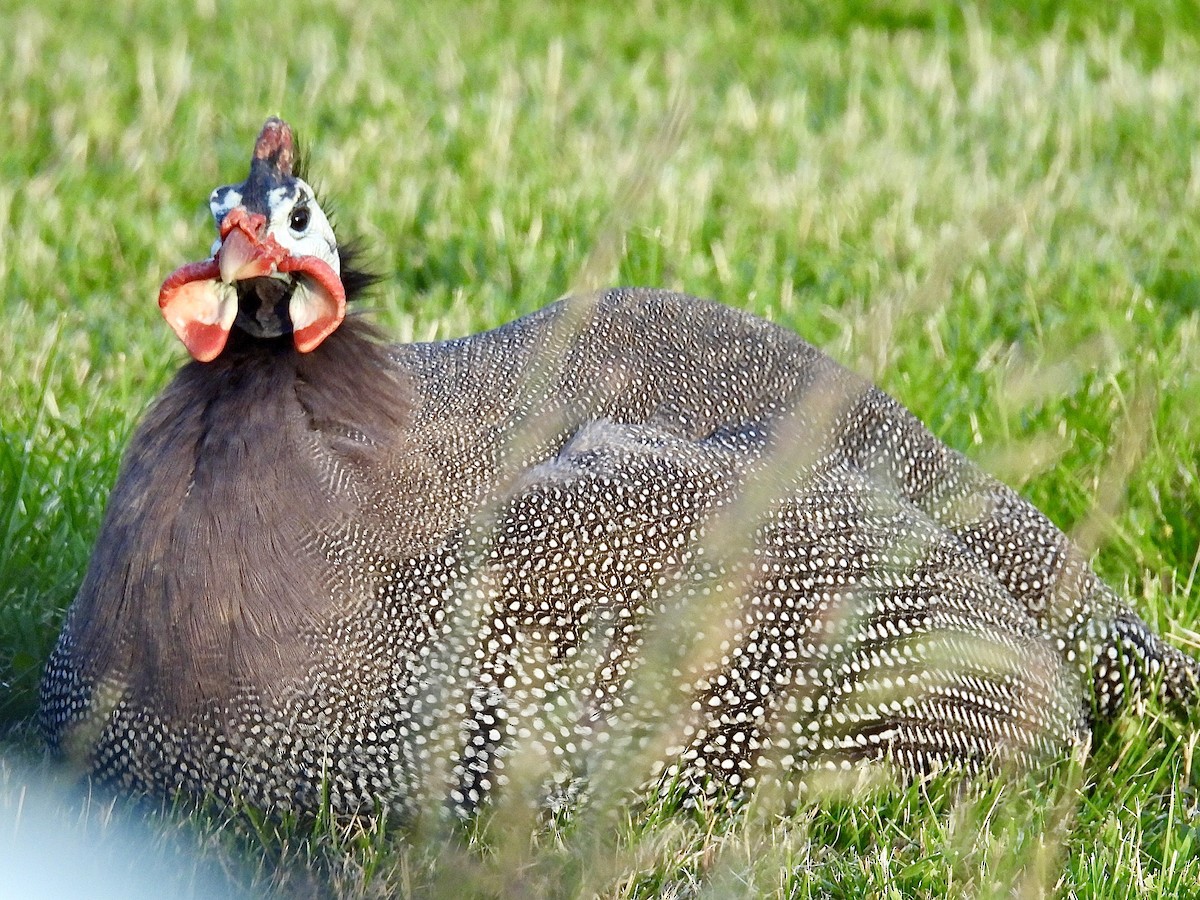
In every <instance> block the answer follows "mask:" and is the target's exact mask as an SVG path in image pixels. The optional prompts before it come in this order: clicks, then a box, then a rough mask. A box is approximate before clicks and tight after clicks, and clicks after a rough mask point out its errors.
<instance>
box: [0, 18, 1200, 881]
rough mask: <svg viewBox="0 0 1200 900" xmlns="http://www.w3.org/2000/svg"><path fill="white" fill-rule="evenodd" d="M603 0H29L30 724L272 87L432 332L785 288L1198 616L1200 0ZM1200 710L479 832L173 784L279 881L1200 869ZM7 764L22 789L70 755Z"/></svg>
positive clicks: (201, 837)
mask: <svg viewBox="0 0 1200 900" xmlns="http://www.w3.org/2000/svg"><path fill="white" fill-rule="evenodd" d="M589 6H594V8H593V9H591V10H590V11H584V10H583V8H582V6H576V5H574V4H570V3H558V4H545V3H537V2H529V0H517V2H513V3H506V4H500V3H490V4H489V3H477V4H472V5H471V8H470V9H464V8H463V7H462V6H460V5H454V4H436V3H430V4H427V5H425V6H421V7H410V6H409V5H407V4H395V5H393V4H390V3H385V2H379V0H362V2H358V3H353V4H349V3H347V4H338V5H335V6H332V7H328V6H326V5H323V4H316V3H310V2H304V0H301V2H297V3H294V4H291V5H290V6H288V7H287V9H286V12H272V13H270V14H264V13H263V12H262V8H261V7H259V6H255V5H251V4H248V3H231V4H228V5H223V4H216V3H211V2H210V3H199V4H197V5H196V7H195V9H194V10H193V11H191V12H189V13H187V14H183V13H180V12H179V11H178V10H177V9H176V7H175V5H173V4H165V3H160V4H138V3H130V2H126V3H120V2H118V3H112V4H106V5H102V4H78V3H62V2H60V3H55V2H40V3H38V4H32V3H30V4H26V5H20V4H18V5H13V4H12V3H11V2H2V3H0V60H3V61H4V63H3V65H0V96H3V97H4V98H5V100H4V103H3V104H2V110H3V111H2V112H0V123H2V124H0V136H2V137H3V142H2V143H0V246H2V248H3V249H2V251H0V287H2V289H3V298H4V300H3V302H4V327H3V328H2V329H0V398H3V403H0V434H2V437H3V439H2V440H0V729H6V730H9V729H10V730H11V732H12V733H11V734H10V736H9V737H8V739H7V741H6V744H5V746H7V748H8V752H9V753H10V755H15V754H20V753H23V752H25V751H26V750H27V749H28V748H29V746H30V743H31V742H30V739H29V738H28V736H27V735H28V729H27V728H25V727H24V726H23V725H22V724H21V723H23V722H25V721H26V720H27V719H28V717H29V716H30V715H31V714H32V713H33V711H34V707H35V702H36V683H37V676H38V669H39V666H40V664H41V662H42V660H44V658H45V656H46V654H47V653H48V652H49V648H50V647H51V645H52V642H53V640H54V637H55V635H56V633H57V628H58V626H59V623H60V621H61V616H62V613H63V610H64V609H65V607H66V606H67V604H68V603H69V602H70V599H71V597H72V595H73V593H74V591H75V589H76V588H77V587H78V584H79V581H80V580H81V578H82V575H83V571H84V567H85V565H86V562H87V557H88V553H89V549H90V545H91V543H92V541H93V540H94V539H95V536H96V533H97V530H98V527H99V520H100V516H101V513H102V511H103V504H104V499H105V497H106V495H107V492H108V490H109V488H110V486H111V484H112V482H113V480H114V478H115V474H116V469H117V465H118V463H119V460H120V455H121V452H122V449H123V447H124V445H125V443H126V442H127V440H128V437H129V435H130V433H131V430H132V428H133V426H134V424H135V422H136V419H137V417H138V415H139V413H140V412H141V411H142V410H144V409H145V407H146V405H147V404H148V403H149V402H150V401H151V399H152V398H153V397H154V395H155V393H156V392H157V390H158V389H159V388H160V387H161V386H162V385H163V384H164V383H165V381H166V379H167V378H168V377H169V376H170V374H171V372H172V371H173V370H174V369H175V368H176V367H177V366H178V365H179V363H180V362H181V361H182V359H183V352H182V349H181V348H180V347H179V346H178V345H177V344H176V342H175V340H174V338H173V337H172V336H171V335H170V333H169V330H168V329H167V328H166V327H165V326H164V324H163V322H162V320H161V318H160V316H159V314H158V312H157V310H156V308H155V303H154V298H155V296H156V291H157V287H158V284H159V283H160V281H161V280H162V278H163V277H164V275H165V274H166V273H167V272H169V271H171V270H172V269H173V268H174V267H175V266H177V265H178V264H179V263H181V262H183V261H186V260H190V259H194V258H197V257H198V256H200V255H202V254H203V253H204V252H206V251H207V248H208V245H209V242H210V240H211V225H210V223H209V222H208V220H207V212H206V210H205V208H204V201H205V199H206V198H207V195H208V192H209V191H210V190H211V189H212V188H213V187H214V186H216V185H218V184H224V183H228V182H230V181H234V180H238V179H240V178H242V177H243V175H244V170H245V167H246V162H247V158H248V151H249V148H250V145H251V142H252V140H253V137H254V135H255V134H256V133H257V129H258V127H259V126H260V125H261V123H262V120H263V119H264V117H265V116H266V115H268V114H270V113H278V114H281V115H283V116H284V117H285V118H287V119H289V120H290V121H292V122H293V124H295V125H296V126H297V128H298V129H299V130H300V132H301V137H302V138H307V140H308V149H309V151H310V153H309V156H310V163H311V170H312V174H313V176H314V180H315V181H316V182H317V183H318V185H319V187H320V188H322V189H323V191H324V195H325V197H326V204H327V206H329V205H332V206H333V207H334V208H335V210H336V212H337V220H338V222H339V224H340V228H341V230H342V232H344V233H345V232H354V233H356V234H358V235H359V236H361V237H362V238H363V239H364V240H365V241H366V243H367V245H368V246H369V247H370V248H371V251H372V254H373V258H374V260H375V261H376V262H377V264H378V267H379V268H380V269H381V271H383V272H384V273H386V276H387V277H386V278H385V280H384V282H383V284H382V286H381V289H380V290H379V291H378V293H377V295H376V301H375V303H374V305H375V307H376V317H377V319H378V320H379V321H380V323H381V324H382V325H383V327H384V328H385V329H386V330H387V331H388V332H389V333H390V334H392V335H394V336H395V337H396V338H397V339H398V340H412V339H427V338H433V337H443V336H452V335H457V334H463V333H466V332H468V331H473V330H478V329H481V328H485V327H489V326H493V325H497V324H499V323H501V322H503V321H506V320H508V319H510V318H513V317H515V316H518V315H520V314H523V313H526V312H529V311H532V310H534V309H536V308H538V307H539V306H541V305H543V304H545V303H546V302H548V301H550V300H552V299H554V298H555V297H557V296H559V295H561V294H563V293H565V292H567V291H569V290H572V289H579V288H583V287H589V286H600V285H605V284H617V283H623V284H644V285H659V286H666V287H673V288H681V289H685V290H687V291H689V292H691V293H695V294H700V295H705V296H710V297H715V298H718V299H721V300H723V301H725V302H727V303H730V304H732V305H736V306H740V307H744V308H747V309H750V310H752V311H754V312H756V313H759V314H761V315H764V316H767V317H769V318H772V319H774V320H776V321H779V322H781V323H784V324H786V325H787V326H789V327H791V328H793V329H795V330H797V331H798V332H800V333H801V334H803V335H805V336H806V337H808V338H809V339H810V340H812V341H813V342H814V343H817V344H819V345H821V346H823V347H824V348H826V349H827V350H828V351H829V352H831V353H832V354H833V355H834V356H836V357H837V358H839V359H841V360H842V361H844V362H845V363H847V364H848V365H850V366H852V367H853V368H856V369H858V370H859V371H862V372H864V373H866V374H868V375H870V376H872V377H873V378H875V379H876V380H877V381H878V382H879V383H880V384H881V385H882V386H883V387H885V388H886V389H887V390H889V391H890V392H892V393H893V394H895V395H896V396H898V397H899V398H900V399H902V400H903V401H904V402H905V403H906V404H907V405H909V406H910V407H911V408H912V409H913V410H914V411H915V412H917V414H918V415H919V416H920V417H921V418H922V419H924V420H925V421H926V422H927V423H929V425H930V426H931V427H932V428H933V430H934V431H935V432H937V433H938V434H939V435H941V436H942V437H943V438H944V439H945V440H946V441H947V442H948V443H950V444H951V445H953V446H955V447H958V448H960V449H962V450H965V451H966V452H968V453H969V454H971V455H972V456H974V457H975V458H977V459H979V460H980V461H981V462H982V463H983V464H984V465H986V466H987V467H989V468H990V469H992V470H993V471H995V472H997V473H998V474H1000V475H1002V476H1003V477H1005V478H1006V479H1007V480H1009V481H1010V482H1011V483H1013V484H1015V485H1016V486H1017V487H1019V488H1020V489H1021V490H1022V491H1023V492H1024V493H1025V494H1026V495H1027V496H1028V497H1030V498H1031V499H1032V500H1034V501H1035V502H1036V503H1037V504H1038V505H1039V506H1040V507H1041V508H1042V509H1044V510H1045V511H1046V512H1047V513H1048V514H1049V515H1050V516H1051V518H1053V519H1054V520H1055V521H1056V522H1058V523H1059V524H1060V525H1061V526H1062V527H1064V528H1065V529H1066V530H1068V531H1069V532H1071V533H1073V534H1074V535H1075V536H1076V537H1077V539H1078V540H1079V541H1080V542H1081V543H1082V545H1083V546H1085V547H1086V548H1087V549H1088V550H1089V551H1094V553H1095V564H1096V567H1097V569H1098V571H1100V572H1101V573H1102V575H1103V576H1104V577H1105V578H1107V579H1108V580H1109V581H1110V582H1111V583H1112V584H1114V585H1115V586H1116V587H1117V588H1119V589H1120V590H1121V591H1123V592H1124V593H1125V594H1126V595H1127V596H1128V597H1129V598H1130V599H1131V601H1132V602H1133V603H1134V605H1135V606H1136V607H1137V608H1138V609H1139V611H1140V612H1141V613H1142V614H1143V615H1144V616H1145V617H1146V618H1147V619H1148V620H1149V621H1151V622H1152V623H1154V624H1155V625H1156V626H1157V627H1159V628H1160V629H1162V630H1164V631H1166V632H1168V633H1173V634H1175V635H1177V636H1178V635H1184V634H1185V632H1186V629H1187V628H1188V627H1189V626H1191V625H1192V624H1193V623H1195V622H1196V621H1197V619H1198V618H1200V586H1198V585H1197V564H1198V562H1200V551H1198V546H1200V451H1198V450H1197V448H1198V447H1200V417H1197V416H1196V415H1195V408H1194V407H1193V406H1192V404H1193V403H1195V402H1196V398H1197V397H1200V374H1198V372H1200V367H1198V365H1197V363H1198V362H1200V266H1198V265H1197V260H1200V254H1198V252H1197V251H1198V249H1200V225H1198V223H1200V219H1198V218H1197V216H1196V214H1195V210H1196V207H1197V200H1198V199H1200V149H1198V148H1200V115H1197V100H1198V98H1200V22H1198V21H1197V18H1196V13H1195V10H1194V7H1193V6H1192V4H1190V3H1185V2H1182V0H1180V2H1160V3H1150V2H1146V0H1137V2H1133V3H1126V4H1121V5H1116V4H1114V5H1112V9H1108V8H1107V7H1106V8H1103V9H1094V8H1093V7H1101V6H1104V5H1102V4H1089V3H1084V2H1082V0H1081V2H1077V3H1069V4H1065V5H1063V6H1061V7H1059V6H1056V5H1054V4H1051V3H1049V2H1042V3H1037V4H1032V5H1025V4H1022V5H1017V4H1014V5H1012V6H1011V7H1010V6H1008V5H1006V4H1001V3H991V4H988V3H980V4H978V5H976V6H970V7H967V8H966V10H965V11H962V10H960V9H959V8H958V7H957V5H955V4H950V3H940V2H935V0H929V2H920V0H908V2H904V0H897V2H884V0H876V2H869V3H864V4H853V5H850V4H848V5H846V6H845V7H841V6H838V5H837V4H822V3H800V4H783V3H780V4H778V5H776V4H772V3H742V4H738V3H728V4H721V5H714V6H712V7H711V8H706V11H704V12H702V13H701V12H694V11H688V10H689V9H690V5H688V4H667V3H649V2H644V3H638V4H634V5H633V6H632V7H631V9H629V10H621V11H612V12H609V11H608V10H607V7H602V6H600V5H589ZM826 7H837V8H836V9H827V8H826ZM1196 742H1197V737H1196V734H1195V733H1193V732H1190V731H1189V730H1188V729H1186V728H1185V727H1183V726H1180V725H1178V724H1175V723H1172V722H1171V721H1170V720H1166V719H1164V718H1163V717H1162V716H1161V715H1160V714H1159V713H1158V712H1157V711H1156V710H1153V709H1152V710H1149V711H1147V712H1146V713H1145V714H1144V715H1141V716H1137V717H1133V716H1130V717H1127V718H1125V719H1123V720H1122V721H1120V722H1119V723H1117V724H1116V725H1114V726H1112V727H1111V728H1106V729H1104V730H1103V731H1102V733H1100V734H1099V735H1098V736H1097V744H1096V747H1095V748H1094V753H1093V755H1092V757H1091V758H1090V759H1089V760H1087V761H1086V762H1084V763H1082V764H1077V763H1074V762H1071V761H1068V762H1065V763H1063V764H1061V765H1059V766H1056V767H1051V768H1048V769H1047V770H1046V771H1045V772H1043V773H1039V775H1038V777H1035V778H1031V779H1030V780H1028V781H1021V782H1017V783H1009V784H1003V785H1000V784H997V785H986V786H982V787H979V788H976V789H974V790H972V791H968V792H966V793H959V792H956V791H955V790H954V789H953V788H952V787H950V786H947V787H946V789H945V790H944V791H941V792H939V791H938V790H936V789H935V790H934V791H932V792H931V793H932V796H929V795H926V794H924V793H921V792H918V791H912V790H908V791H905V790H893V791H890V792H886V791H885V792H884V793H883V794H874V795H870V796H867V797H856V796H847V795H845V794H844V793H842V792H836V791H835V792H833V794H832V795H831V796H829V797H827V798H824V799H821V800H813V801H812V802H806V803H804V804H801V805H800V806H799V808H798V809H796V810H794V811H793V812H791V814H789V815H787V816H785V817H783V818H782V819H781V818H779V817H777V816H775V817H773V816H772V813H771V811H770V810H760V811H759V812H757V813H756V812H755V810H753V809H752V810H748V811H745V812H743V813H739V814H736V815H730V814H722V815H716V816H712V817H708V818H705V817H684V816H671V815H666V814H662V813H661V812H659V813H652V814H649V815H647V816H645V817H642V818H640V819H638V820H636V821H631V822H629V823H627V824H626V825H625V826H623V827H618V828H616V829H613V828H611V827H608V826H606V825H604V824H603V823H601V822H599V821H584V822H580V823H575V824H572V825H570V826H568V827H566V828H565V830H562V831H555V830H553V829H550V830H539V829H537V828H534V827H533V826H532V825H531V824H530V823H528V822H521V821H516V822H514V821H510V820H508V819H506V818H505V817H504V815H502V814H501V813H502V812H503V811H501V813H498V814H497V819H496V820H495V821H493V822H491V823H490V824H489V825H487V826H481V828H482V829H483V831H482V833H481V834H480V835H478V836H477V840H476V841H475V843H474V844H472V845H471V846H469V847H467V848H465V849H464V848H460V847H458V845H457V844H455V843H454V842H453V841H450V840H449V839H447V838H445V837H444V836H442V837H438V836H435V837H432V838H430V840H429V841H426V842H419V841H416V842H413V841H409V840H407V839H406V837H405V836H404V835H402V834H399V833H394V832H388V831H382V830H375V831H372V830H370V829H368V830H366V831H363V832H359V833H353V834H343V833H341V832H339V830H338V829H337V828H336V827H335V826H333V825H330V824H328V823H326V824H323V825H322V824H318V826H316V827H315V828H302V827H300V826H298V825H295V824H292V825H285V826H283V827H279V826H276V825H274V824H271V823H267V822H264V821H262V820H260V819H256V818H255V817H254V816H252V815H249V814H233V813H227V812H209V813H205V814H201V815H194V816H191V817H190V818H188V819H186V820H183V821H182V822H181V821H180V820H179V819H177V817H175V816H174V815H171V814H167V813H164V812H161V811H159V812H152V813H144V812H143V813H137V814H136V815H140V816H142V817H144V818H147V819H148V820H149V821H150V822H151V823H153V827H155V828H158V829H161V830H162V831H164V832H167V833H170V834H172V835H173V836H174V837H175V838H179V839H180V840H183V841H184V843H186V844H187V846H189V847H191V848H192V852H193V854H194V856H195V858H196V859H198V860H204V861H205V862H204V863H203V864H204V865H208V863H209V861H211V860H213V859H215V860H217V861H218V863H219V864H220V865H221V866H224V867H226V868H227V869H228V870H229V871H231V872H233V873H234V874H233V876H232V877H233V878H234V880H235V881H237V882H238V883H240V884H242V885H244V886H247V887H248V888H249V890H250V891H251V892H252V893H256V894H260V893H262V892H264V891H266V890H268V889H271V888H272V887H274V888H276V889H278V890H280V891H281V892H282V893H285V894H306V893H321V892H323V891H334V892H339V893H346V894H366V895H379V896H386V895H388V894H389V893H393V892H405V893H408V892H417V893H435V894H438V893H440V894H443V895H447V896H449V895H453V894H454V892H455V890H456V888H457V887H461V886H462V885H463V884H466V885H468V886H469V887H470V888H471V889H473V890H474V891H476V892H478V893H492V894H496V893H506V892H507V893H526V894H539V893H540V894H556V895H564V896H569V895H572V894H575V893H579V894H588V893H592V892H595V891H600V890H605V891H609V892H612V893H616V894H633V895H638V894H640V895H644V896H648V895H653V894H654V893H656V892H660V891H661V890H664V889H666V887H668V886H674V888H676V889H678V890H679V891H681V892H683V893H685V894H688V893H696V894H703V895H705V896H722V897H723V896H758V895H761V894H764V893H774V892H778V893H780V894H782V895H790V896H796V897H807V896H823V895H829V894H833V895H843V896H879V897H908V896H926V897H942V896H972V897H973V896H993V895H995V896H1000V895H1003V896H1009V895H1010V894H1016V895H1017V896H1022V897H1026V896H1028V897H1033V896H1041V895H1043V894H1054V895H1059V896H1080V897H1083V896H1089V897H1098V896H1103V897H1108V896H1118V897H1124V896H1138V897H1186V896H1200V861H1198V860H1197V856H1198V854H1200V820H1198V818H1197V804H1198V802H1200V799H1198V794H1197V785H1198V784H1200V760H1196V759H1195V758H1194V751H1195V748H1196ZM0 774H3V776H4V777H3V778H2V779H0V810H10V811H13V810H15V812H14V813H13V819H15V820H16V821H20V816H21V813H20V809H21V807H20V805H19V804H17V803H16V802H15V801H14V799H13V798H14V797H17V796H21V797H23V796H24V794H23V787H22V785H23V784H24V783H25V781H26V780H29V779H33V778H34V776H29V775H27V774H25V770H18V769H14V768H13V767H12V764H11V763H0ZM54 802H61V803H62V804H64V808H69V807H70V804H71V803H72V802H75V801H71V800H62V799H60V800H58V801H54ZM63 815H66V814H65V813H64V814H63ZM85 818H86V817H84V816H83V815H82V814H80V816H76V817H75V818H74V819H71V821H77V822H81V821H84V820H85ZM3 821H8V819H0V822H3ZM64 821H65V820H64ZM3 827H7V826H3ZM180 835H183V837H182V838H180V837H179V836H180ZM172 846H174V845H172ZM155 852H158V851H155ZM171 852H176V851H175V850H172V851H171ZM196 865H197V866H200V865H201V863H200V862H197V863H196Z"/></svg>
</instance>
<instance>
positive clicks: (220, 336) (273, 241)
mask: <svg viewBox="0 0 1200 900" xmlns="http://www.w3.org/2000/svg"><path fill="white" fill-rule="evenodd" d="M295 167H296V148H295V142H294V140H293V137H292V129H291V128H290V127H289V126H288V124H287V123H286V122H284V121H282V120H281V119H277V118H274V117H272V118H270V119H268V120H267V123H266V124H265V125H264V126H263V129H262V132H261V133H260V134H259V136H258V140H257V142H255V144H254V157H253V158H252V159H251V160H250V174H249V176H248V177H247V178H246V180H245V181H243V182H241V183H240V184H231V185H226V186H225V187H219V188H217V189H216V190H215V191H213V192H212V195H211V196H210V197H209V199H208V206H209V209H210V210H212V215H213V220H214V222H215V223H216V225H217V231H218V237H217V239H216V241H215V242H214V243H213V247H212V256H211V258H209V259H206V260H204V261H202V262H197V263H190V264H188V265H185V266H182V267H181V268H179V269H177V270H176V271H174V272H173V273H171V275H170V277H168V278H167V280H166V281H165V282H163V286H162V289H161V290H160V291H159V294H158V305H159V307H160V308H161V309H162V313H163V316H164V317H166V320H167V322H168V323H169V324H170V326H171V327H172V328H173V329H174V330H175V333H176V334H177V335H178V336H179V339H180V340H181V341H183V343H184V345H185V346H186V347H187V349H188V352H189V353H191V354H192V356H193V357H194V358H195V359H197V360H199V361H200V362H209V361H211V360H213V359H216V358H217V356H219V355H220V353H221V351H222V350H223V349H224V348H225V344H226V342H227V341H228V339H229V332H230V329H232V328H233V327H235V326H236V327H238V328H240V329H242V330H243V331H245V332H246V333H247V334H249V335H251V336H253V337H257V338H277V337H280V336H282V335H286V334H291V335H292V340H293V342H294V343H295V346H296V349H297V350H299V351H300V352H301V353H307V352H309V351H310V350H313V349H315V348H316V347H317V346H319V345H320V343H321V342H322V341H324V340H325V338H327V337H329V335H330V334H332V333H333V331H334V330H335V329H337V327H338V326H339V325H340V324H341V323H342V319H343V318H344V317H345V315H346V287H345V283H344V279H343V275H342V260H341V257H340V256H339V254H338V244H337V240H336V238H335V237H334V234H333V228H332V226H331V225H330V224H329V219H328V218H326V216H325V213H324V212H322V211H321V207H320V206H319V205H318V204H317V201H316V197H315V196H314V194H313V189H312V188H311V187H309V185H308V184H307V183H306V182H305V181H304V180H303V179H302V178H300V177H299V175H298V174H296V172H295Z"/></svg>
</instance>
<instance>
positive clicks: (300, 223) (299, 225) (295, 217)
mask: <svg viewBox="0 0 1200 900" xmlns="http://www.w3.org/2000/svg"><path fill="white" fill-rule="evenodd" d="M309 218H310V215H309V211H308V207H307V206H303V205H301V206H297V207H296V208H295V209H293V210H292V217H291V218H290V219H289V220H288V227H289V228H291V229H292V231H303V230H304V229H305V228H307V227H308V220H309Z"/></svg>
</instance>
